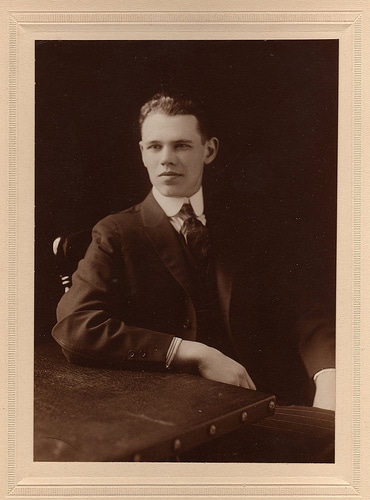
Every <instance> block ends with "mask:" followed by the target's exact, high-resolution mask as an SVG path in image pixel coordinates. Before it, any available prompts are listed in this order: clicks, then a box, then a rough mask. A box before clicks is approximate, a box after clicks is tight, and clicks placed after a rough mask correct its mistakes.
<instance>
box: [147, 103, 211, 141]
mask: <svg viewBox="0 0 370 500" xmlns="http://www.w3.org/2000/svg"><path fill="white" fill-rule="evenodd" d="M151 113H161V114H163V115H167V116H176V115H193V116H195V118H196V119H197V121H198V130H199V133H200V135H201V136H202V138H203V139H204V140H207V139H209V138H210V137H211V131H210V124H209V121H208V117H207V114H206V111H205V108H204V105H202V104H201V103H200V102H199V101H196V100H195V99H192V98H190V97H183V96H181V95H180V96H177V95H169V94H165V93H159V94H155V95H154V96H153V97H152V98H151V99H149V101H147V102H146V103H145V104H144V105H143V106H142V108H141V110H140V116H139V125H140V129H141V128H142V126H143V123H144V120H145V119H146V118H147V117H148V116H149V115H150V114H151Z"/></svg>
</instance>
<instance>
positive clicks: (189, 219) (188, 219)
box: [179, 203, 209, 261]
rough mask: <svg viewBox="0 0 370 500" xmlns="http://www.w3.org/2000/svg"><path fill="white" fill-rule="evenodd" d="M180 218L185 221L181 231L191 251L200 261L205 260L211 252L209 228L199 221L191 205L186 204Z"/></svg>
mask: <svg viewBox="0 0 370 500" xmlns="http://www.w3.org/2000/svg"><path fill="white" fill-rule="evenodd" d="M179 216H180V217H181V219H182V220H183V221H184V222H183V225H182V226H181V230H180V231H181V234H182V235H183V236H184V238H185V240H186V242H187V244H188V248H189V250H190V251H191V253H192V254H193V256H194V257H195V258H196V259H197V260H198V261H201V260H203V259H205V257H207V255H208V252H209V236H208V230H207V228H206V227H205V226H203V224H202V223H201V222H200V220H198V219H197V217H196V215H195V213H194V210H193V207H192V206H191V205H190V203H184V205H183V206H182V208H181V210H180V212H179Z"/></svg>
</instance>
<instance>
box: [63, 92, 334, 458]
mask: <svg viewBox="0 0 370 500" xmlns="http://www.w3.org/2000/svg"><path fill="white" fill-rule="evenodd" d="M140 125H141V133H142V140H141V141H140V149H141V154H142V159H143V163H144V165H145V167H146V169H147V171H148V175H149V178H150V181H151V183H152V186H153V188H152V190H151V192H150V193H149V195H148V196H147V198H146V199H145V200H144V201H143V202H142V203H140V204H139V205H136V206H134V207H132V208H130V209H129V210H126V211H124V212H120V213H117V214H114V215H110V216H108V217H106V218H105V219H103V220H102V221H100V222H99V223H98V224H97V225H96V226H95V227H94V229H93V233H92V236H93V238H92V243H91V245H90V246H89V248H88V250H87V253H86V256H85V258H84V259H83V260H82V261H81V262H80V263H79V266H78V269H77V271H76V272H75V274H74V275H73V285H72V287H71V289H70V290H69V291H68V293H66V294H65V295H64V296H63V297H62V299H61V301H60V303H59V305H58V310H57V317H58V323H57V325H56V326H55V327H54V329H53V336H54V338H55V340H56V341H57V342H58V343H59V344H60V345H61V347H62V349H63V352H64V353H65V355H66V357H67V358H68V359H69V360H70V361H71V362H77V363H87V364H95V365H104V364H105V365H109V366H112V365H115V366H119V367H122V368H127V369H129V368H130V367H132V366H134V365H135V367H137V366H139V367H141V368H142V369H148V370H156V369H159V370H160V369H171V370H177V371H192V372H195V373H198V374H199V375H200V376H202V377H205V378H209V379H212V380H217V381H220V382H224V383H228V384H234V385H239V386H242V387H245V388H249V389H255V388H256V386H257V388H258V389H260V390H264V391H267V392H274V393H277V397H278V400H282V401H288V402H289V403H297V402H298V403H302V402H304V397H303V396H302V400H301V401H298V400H297V392H296V393H295V395H293V396H292V397H290V394H289V392H290V386H292V383H293V385H294V382H295V383H296V386H297V385H299V384H303V381H304V379H305V377H307V373H308V374H309V376H310V377H312V376H313V377H314V379H315V382H316V384H317V387H320V381H321V382H323V383H321V387H323V384H324V385H325V386H326V391H325V394H324V396H322V395H321V393H322V391H321V390H320V391H319V392H318V394H317V397H319V398H321V399H322V398H324V399H323V403H318V404H317V405H318V406H321V407H324V408H332V405H333V398H334V392H333V371H332V369H333V366H334V365H333V362H334V347H333V338H334V337H333V331H332V329H330V328H327V327H326V326H325V325H326V323H325V325H324V326H322V325H323V323H322V320H321V319H317V318H315V320H314V322H313V323H312V328H307V325H308V324H309V321H308V320H301V323H302V328H301V330H300V331H299V332H297V333H296V332H295V333H294V334H292V333H286V335H285V333H283V334H281V335H280V336H279V335H278V334H276V335H275V339H274V338H273V337H274V333H275V332H273V331H271V333H270V337H269V338H266V335H265V334H264V333H263V332H264V331H266V330H268V328H267V329H266V326H265V324H266V318H265V317H264V316H265V315H268V310H264V309H263V307H261V304H259V305H258V303H257V302H258V299H259V297H261V296H262V295H266V291H265V290H259V291H258V290H257V288H261V286H260V282H259V281H258V280H257V281H256V280H255V279H254V278H252V277H251V274H250V273H251V269H250V268H249V264H250V263H251V261H250V255H249V254H248V248H245V249H243V251H242V252H240V248H239V251H238V245H239V247H240V245H241V244H242V243H241V242H239V241H238V240H237V239H236V238H237V234H236V233H235V235H233V234H232V233H230V227H234V225H236V227H237V221H236V222H235V219H236V217H234V221H233V223H232V224H231V225H230V223H229V221H228V220H227V219H226V217H225V216H224V214H222V212H220V211H218V210H216V209H215V207H216V205H217V203H214V202H212V203H208V204H207V199H206V197H203V188H202V180H203V172H204V169H205V168H207V166H208V165H209V164H210V163H211V162H212V161H213V160H214V159H215V157H216V155H217V151H218V139H217V138H216V137H214V136H213V135H212V133H211V132H210V129H209V125H208V123H207V121H206V118H205V115H204V113H203V111H202V110H201V109H200V108H198V107H197V106H196V104H195V103H194V102H193V101H190V100H187V99H177V98H174V97H172V96H168V95H156V96H154V97H153V98H152V99H151V100H150V101H148V102H147V103H146V104H145V105H144V106H143V107H142V109H141V115H140ZM230 235H231V238H232V239H234V237H235V241H231V239H230ZM234 243H235V244H234ZM243 260H244V262H243ZM255 262H256V261H254V264H255ZM252 267H253V266H252ZM254 267H256V266H254ZM254 271H256V275H259V274H260V271H259V270H258V266H257V269H254ZM261 311H262V314H261ZM317 321H319V323H317ZM297 324H299V322H297ZM317 325H319V326H317ZM258 330H260V331H261V335H260V336H259V335H258ZM270 330H271V329H270ZM277 330H278V328H277ZM256 333H257V335H256ZM285 337H286V338H285ZM276 339H278V341H277V340H276ZM292 339H293V340H294V342H295V346H294V347H292V343H293V342H292ZM284 343H285V344H286V345H282V344H284ZM281 353H283V355H282V356H281ZM295 356H296V358H297V359H295V358H294V357H295ZM276 358H277V359H276ZM298 358H299V359H298ZM304 367H305V368H306V370H307V372H305V374H304ZM247 370H248V371H247ZM310 377H309V378H310ZM252 379H253V380H252ZM292 380H293V382H292ZM255 384H256V385H255ZM280 390H281V393H279V392H280ZM303 392H304V391H303V390H302V388H298V393H300V394H303ZM293 393H294V391H293ZM298 399H299V398H298ZM331 437H332V435H331ZM329 441H330V439H329ZM330 453H331V452H330ZM330 453H329V454H328V452H327V450H326V455H325V457H326V458H325V457H324V455H322V456H323V457H324V458H322V460H323V461H324V460H327V459H328V458H327V457H328V456H331V455H330ZM273 461H275V460H273ZM311 461H312V458H311Z"/></svg>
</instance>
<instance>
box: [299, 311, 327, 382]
mask: <svg viewBox="0 0 370 500" xmlns="http://www.w3.org/2000/svg"><path fill="white" fill-rule="evenodd" d="M296 328H297V333H298V337H299V352H300V355H301V358H302V361H303V363H304V366H305V368H306V371H307V373H308V375H309V377H310V378H312V377H314V375H315V374H316V373H318V372H319V371H320V370H323V369H325V368H334V367H335V314H334V312H333V311H332V310H331V308H330V307H328V306H325V305H324V304H323V303H320V304H315V305H313V306H312V307H311V308H310V309H309V310H307V311H306V313H305V314H303V315H302V316H301V317H300V319H299V321H298V322H297V324H296Z"/></svg>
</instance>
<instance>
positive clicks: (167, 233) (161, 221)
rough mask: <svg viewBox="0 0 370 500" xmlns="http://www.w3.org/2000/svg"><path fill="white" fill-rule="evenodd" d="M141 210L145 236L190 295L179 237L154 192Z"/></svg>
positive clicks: (147, 198) (144, 202)
mask: <svg viewBox="0 0 370 500" xmlns="http://www.w3.org/2000/svg"><path fill="white" fill-rule="evenodd" d="M141 209H142V212H141V213H142V219H143V226H144V232H145V234H146V235H147V237H148V239H149V240H150V242H151V244H152V246H153V248H154V249H155V251H156V252H157V254H158V255H159V257H160V259H161V260H162V262H163V263H164V265H165V266H166V267H167V269H168V270H169V271H170V273H171V274H172V275H173V277H174V278H175V279H176V280H177V281H178V282H179V283H180V285H181V286H182V287H183V288H184V290H185V291H186V292H187V293H188V294H189V292H190V282H189V277H188V273H187V269H186V264H185V260H184V258H183V256H182V254H183V250H182V248H181V243H180V241H179V237H178V235H177V233H176V231H175V229H174V228H173V226H172V224H171V223H170V221H169V220H168V217H167V216H166V215H165V213H164V212H163V210H162V208H161V207H160V206H159V205H158V203H157V201H156V200H155V198H154V196H153V194H152V192H150V193H149V195H148V196H147V197H146V199H145V200H144V201H143V203H142V205H141Z"/></svg>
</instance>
